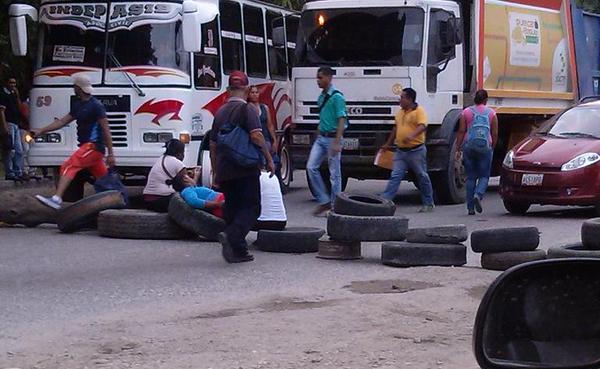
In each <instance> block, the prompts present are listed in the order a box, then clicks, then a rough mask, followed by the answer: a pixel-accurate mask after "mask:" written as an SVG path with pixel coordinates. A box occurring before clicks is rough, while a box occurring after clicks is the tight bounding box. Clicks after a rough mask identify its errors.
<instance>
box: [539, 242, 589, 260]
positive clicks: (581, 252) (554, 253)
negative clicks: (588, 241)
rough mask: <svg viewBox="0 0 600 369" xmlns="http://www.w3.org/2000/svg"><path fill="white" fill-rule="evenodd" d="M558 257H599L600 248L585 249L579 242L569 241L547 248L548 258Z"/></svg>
mask: <svg viewBox="0 0 600 369" xmlns="http://www.w3.org/2000/svg"><path fill="white" fill-rule="evenodd" d="M560 258H596V259H600V250H591V249H586V248H585V247H584V246H583V244H582V243H581V242H576V243H570V244H567V245H563V246H559V247H551V248H549V249H548V259H560Z"/></svg>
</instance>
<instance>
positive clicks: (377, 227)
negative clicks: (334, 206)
mask: <svg viewBox="0 0 600 369" xmlns="http://www.w3.org/2000/svg"><path fill="white" fill-rule="evenodd" d="M407 231H408V218H406V217H403V216H392V217H390V216H385V217H369V216H354V215H340V214H335V213H333V212H329V215H328V216H327V234H328V235H329V238H331V239H332V240H339V241H402V240H404V239H405V238H406V232H407Z"/></svg>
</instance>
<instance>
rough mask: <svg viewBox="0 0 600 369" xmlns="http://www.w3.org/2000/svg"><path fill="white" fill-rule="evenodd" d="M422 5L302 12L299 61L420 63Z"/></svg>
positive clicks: (371, 63)
mask: <svg viewBox="0 0 600 369" xmlns="http://www.w3.org/2000/svg"><path fill="white" fill-rule="evenodd" d="M423 20H424V12H423V10H422V9H420V8H358V9H356V8H355V9H324V10H311V11H306V12H304V13H303V15H302V18H301V22H300V29H299V31H298V42H297V45H296V53H297V58H298V61H297V64H296V65H299V66H315V65H321V64H330V65H337V66H344V65H384V66H385V65H394V66H419V65H421V54H422V48H423Z"/></svg>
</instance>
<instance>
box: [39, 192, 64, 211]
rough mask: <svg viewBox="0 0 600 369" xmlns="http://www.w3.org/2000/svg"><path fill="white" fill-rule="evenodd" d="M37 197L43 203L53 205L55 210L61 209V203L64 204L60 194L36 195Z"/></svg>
mask: <svg viewBox="0 0 600 369" xmlns="http://www.w3.org/2000/svg"><path fill="white" fill-rule="evenodd" d="M35 198H36V199H38V200H39V201H40V202H41V203H42V204H44V205H46V206H48V207H51V208H52V209H54V210H59V209H60V205H61V204H62V201H60V198H59V197H58V196H56V195H55V196H52V197H44V196H42V195H35Z"/></svg>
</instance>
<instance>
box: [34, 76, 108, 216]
mask: <svg viewBox="0 0 600 369" xmlns="http://www.w3.org/2000/svg"><path fill="white" fill-rule="evenodd" d="M73 90H74V91H75V95H76V96H77V97H78V98H79V100H78V101H76V102H75V103H74V104H73V106H72V107H71V111H70V112H69V114H67V115H65V116H64V117H62V118H61V119H56V120H55V121H54V122H53V123H52V124H49V125H47V126H46V127H44V128H41V129H38V130H32V132H33V134H34V135H35V136H39V135H42V134H44V133H47V132H52V131H56V130H57V129H60V128H62V127H64V126H66V125H67V124H69V123H71V122H72V121H73V120H77V141H78V142H79V149H78V150H77V151H75V153H74V154H73V155H71V157H70V158H69V159H67V161H65V162H64V163H63V165H62V166H61V167H60V180H59V181H58V186H57V188H56V195H54V196H52V197H44V196H41V195H37V196H36V198H37V199H38V200H39V201H40V202H42V203H43V204H44V205H47V206H49V207H51V208H53V209H60V206H61V204H62V197H63V195H64V193H65V191H66V189H67V188H68V187H69V184H70V183H71V181H72V180H73V179H74V178H75V176H76V175H77V173H79V171H81V170H83V169H87V170H88V171H89V172H90V173H91V175H92V176H94V178H96V179H98V178H100V177H103V176H105V175H106V174H107V173H108V168H107V167H106V164H105V163H104V152H105V149H108V155H107V157H106V163H107V164H108V165H109V166H111V167H112V166H114V165H115V157H114V154H113V146H112V137H111V135H110V128H109V125H108V120H107V119H106V109H105V108H104V105H102V103H101V102H100V101H99V100H98V99H96V98H95V97H94V96H92V92H93V88H92V83H91V82H90V79H89V77H88V76H87V75H85V74H77V75H75V77H74V78H73Z"/></svg>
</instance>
